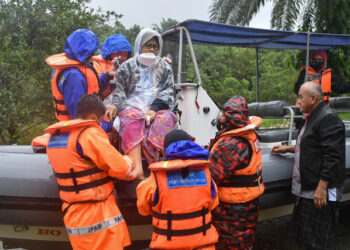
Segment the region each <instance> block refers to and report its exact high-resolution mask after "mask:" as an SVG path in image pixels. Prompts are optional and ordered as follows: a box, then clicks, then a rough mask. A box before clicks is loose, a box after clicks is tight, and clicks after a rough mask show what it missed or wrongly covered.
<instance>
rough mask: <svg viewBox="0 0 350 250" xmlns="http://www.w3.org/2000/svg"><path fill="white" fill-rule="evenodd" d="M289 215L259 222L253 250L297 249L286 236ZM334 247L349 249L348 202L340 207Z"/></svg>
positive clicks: (349, 208)
mask: <svg viewBox="0 0 350 250" xmlns="http://www.w3.org/2000/svg"><path fill="white" fill-rule="evenodd" d="M290 220H291V216H290V215H288V216H284V217H280V218H276V219H271V220H267V221H263V222H260V224H258V227H257V235H256V242H255V244H254V248H253V249H254V250H297V249H298V247H297V246H296V245H295V243H294V242H291V241H290V240H289V238H288V229H289V223H290ZM335 249H336V250H349V249H350V203H347V204H343V205H342V206H341V209H340V215H339V222H338V225H337V228H336V232H335Z"/></svg>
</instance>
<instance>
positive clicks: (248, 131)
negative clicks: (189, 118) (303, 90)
mask: <svg viewBox="0 0 350 250" xmlns="http://www.w3.org/2000/svg"><path fill="white" fill-rule="evenodd" d="M258 119H260V120H259V122H258V124H254V122H253V121H252V122H250V121H249V114H248V108H247V103H246V101H245V99H244V98H243V97H240V96H234V97H232V98H231V99H230V100H229V101H227V102H226V103H225V104H224V106H223V112H222V114H221V115H220V117H219V119H218V124H217V127H218V130H219V132H218V133H217V135H216V137H215V139H213V140H211V144H210V146H209V148H210V149H211V153H210V162H211V165H210V171H211V175H212V178H213V179H214V181H215V183H216V184H217V185H218V190H219V200H220V204H219V206H217V207H216V208H215V209H214V210H213V212H212V214H213V224H214V226H215V227H216V229H217V231H218V232H219V235H220V238H219V241H218V244H217V246H216V247H217V249H251V248H252V245H253V243H254V240H255V231H256V229H255V228H256V225H257V222H258V215H259V208H260V206H259V196H260V195H261V194H262V193H263V191H264V186H263V184H262V176H261V150H260V147H259V142H258V138H257V136H256V134H255V132H254V129H255V127H256V126H258V125H259V124H260V123H261V118H258ZM256 166H258V170H257V168H256ZM259 167H260V169H259ZM254 171H255V172H254ZM259 172H260V174H259ZM248 176H249V177H252V178H253V179H251V180H250V181H251V182H247V178H248ZM242 177H243V179H242Z"/></svg>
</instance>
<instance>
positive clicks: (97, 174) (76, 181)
mask: <svg viewBox="0 0 350 250" xmlns="http://www.w3.org/2000/svg"><path fill="white" fill-rule="evenodd" d="M88 127H97V128H100V127H99V125H98V124H97V122H96V121H93V120H81V119H75V120H70V121H62V122H58V123H56V124H53V125H51V126H50V127H48V128H47V129H45V132H46V133H51V134H52V135H51V138H50V141H49V143H48V146H47V155H48V157H49V160H50V163H51V165H52V168H53V170H54V173H55V177H56V180H57V183H58V187H59V190H60V198H61V200H62V201H64V202H66V203H69V204H74V203H81V202H88V201H103V200H106V199H107V198H108V196H109V195H110V194H111V193H112V190H113V186H114V185H113V182H112V178H111V177H109V176H108V175H107V173H106V172H104V171H103V170H101V169H99V168H98V167H96V166H95V165H94V163H93V162H92V161H91V160H90V159H89V158H87V157H85V156H84V154H83V151H82V148H81V145H80V144H79V142H78V139H79V136H80V134H81V133H82V132H83V131H84V130H85V129H86V128H88ZM100 129H101V128H100ZM62 159H64V161H65V162H66V164H62Z"/></svg>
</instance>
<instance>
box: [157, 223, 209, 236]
mask: <svg viewBox="0 0 350 250" xmlns="http://www.w3.org/2000/svg"><path fill="white" fill-rule="evenodd" d="M210 227H211V222H209V223H208V224H205V225H203V226H200V227H196V228H191V229H182V230H173V229H172V230H168V229H161V228H158V227H155V226H153V232H155V233H156V234H159V235H166V236H167V240H171V237H172V236H186V235H192V234H198V233H201V232H206V231H207V230H208V229H210ZM203 234H204V235H205V233H203Z"/></svg>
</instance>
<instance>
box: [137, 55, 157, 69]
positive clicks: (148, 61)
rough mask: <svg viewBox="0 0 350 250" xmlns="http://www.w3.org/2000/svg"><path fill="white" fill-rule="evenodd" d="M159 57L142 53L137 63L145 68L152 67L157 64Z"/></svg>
mask: <svg viewBox="0 0 350 250" xmlns="http://www.w3.org/2000/svg"><path fill="white" fill-rule="evenodd" d="M156 59H157V57H156V56H155V55H154V54H153V53H142V54H140V55H139V56H138V57H137V61H138V62H139V63H141V64H142V65H144V66H147V67H148V66H151V65H152V64H154V63H155V62H156Z"/></svg>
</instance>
